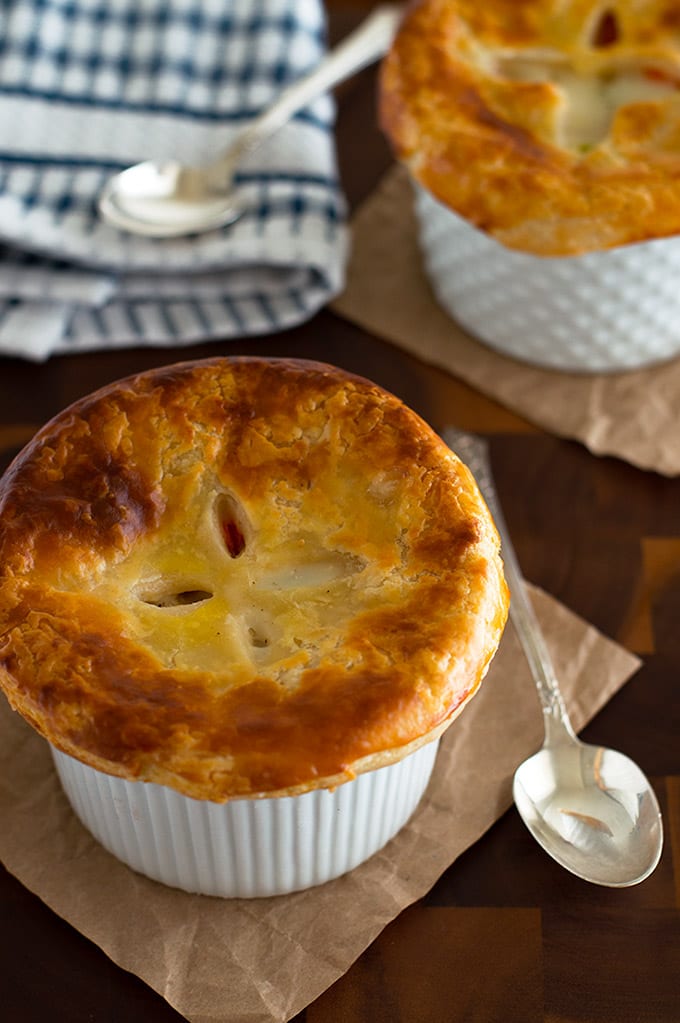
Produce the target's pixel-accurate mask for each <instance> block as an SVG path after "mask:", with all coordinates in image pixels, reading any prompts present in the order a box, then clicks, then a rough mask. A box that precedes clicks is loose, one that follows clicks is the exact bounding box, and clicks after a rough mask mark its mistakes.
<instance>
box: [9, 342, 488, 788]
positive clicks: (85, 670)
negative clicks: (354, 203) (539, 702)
mask: <svg viewBox="0 0 680 1023" xmlns="http://www.w3.org/2000/svg"><path fill="white" fill-rule="evenodd" d="M506 614H507V591H506V587H505V583H504V581H503V575H502V566H501V562H500V558H499V552H498V538H497V534H496V531H495V528H494V526H493V523H492V522H491V519H490V516H489V513H488V511H487V509H486V507H485V505H484V503H483V501H482V499H481V497H480V495H479V493H478V491H477V488H476V486H475V484H474V482H473V480H472V477H471V476H470V474H469V472H468V471H467V469H466V468H465V467H464V466H463V465H462V464H461V463H460V461H459V460H458V459H457V457H456V456H455V455H454V454H452V453H451V452H450V451H449V449H448V448H447V447H446V445H444V443H443V442H442V441H441V440H440V439H439V438H438V437H437V436H436V435H435V434H434V433H433V431H432V430H431V429H430V428H429V427H428V426H427V425H426V424H425V423H424V422H423V421H422V420H421V419H420V418H419V417H418V416H417V415H416V414H415V413H413V412H412V411H410V410H409V409H408V408H406V407H405V406H404V405H403V404H402V403H401V402H400V401H399V400H398V399H397V398H395V397H394V396H392V395H390V394H388V393H387V392H385V391H383V390H382V389H381V388H379V387H377V386H376V385H374V384H372V383H370V382H368V381H365V380H363V379H361V378H358V377H354V376H352V375H350V374H347V373H345V372H342V371H340V370H338V369H335V368H333V367H329V366H325V365H323V364H319V363H311V362H304V361H292V360H290V361H289V360H275V359H257V358H255V359H247V358H242V359H212V360H205V361H199V362H194V363H191V362H189V363H184V364H180V365H177V366H171V367H167V368H164V369H159V370H155V371H151V372H149V373H146V374H141V375H139V376H137V377H133V378H130V379H127V380H124V381H120V382H118V383H115V384H112V385H111V386H109V387H106V388H104V389H103V390H101V391H99V392H97V393H96V394H94V395H91V396H89V397H87V398H85V399H83V400H81V401H80V402H78V403H76V404H75V405H73V406H71V407H70V408H69V409H67V410H66V411H65V412H63V413H62V414H60V415H59V416H57V417H56V418H55V419H54V420H53V421H52V422H51V423H49V424H48V425H47V426H46V427H44V428H43V429H42V430H41V431H39V433H38V434H37V435H36V437H35V438H34V440H33V441H32V442H31V443H30V444H29V445H28V446H27V448H26V449H25V450H24V451H23V452H22V453H21V454H20V455H19V456H18V458H17V459H16V460H15V462H14V463H13V465H12V466H11V467H10V469H9V470H8V472H7V473H6V474H5V477H4V478H3V480H2V482H1V483H0V685H1V686H2V688H3V690H4V691H5V693H6V695H7V697H8V699H9V701H10V703H11V704H12V705H13V706H14V707H15V709H17V710H18V711H19V712H20V713H21V714H22V715H23V716H24V717H25V718H26V719H27V721H29V722H30V724H31V725H33V727H34V728H35V729H36V730H37V731H38V732H40V733H41V734H42V735H44V736H45V737H46V738H47V739H48V740H49V742H50V743H51V744H52V745H53V746H54V747H55V748H57V749H58V750H61V751H63V752H65V753H67V754H69V755H70V756H72V757H74V758H75V759H77V760H79V761H81V762H82V763H84V764H86V765H89V766H91V767H93V768H95V769H97V770H99V771H102V772H104V773H106V774H109V775H114V776H118V777H121V778H124V779H129V780H140V781H146V782H156V783H159V784H160V785H162V786H168V787H170V788H172V789H175V790H176V791H177V792H179V793H182V794H183V795H186V796H192V797H195V798H198V799H201V800H211V801H215V802H223V801H225V800H230V799H233V798H235V797H246V798H248V797H250V798H252V797H257V796H264V795H291V794H297V793H301V792H305V791H307V790H310V789H317V788H321V787H329V786H332V785H335V784H337V783H339V782H342V781H344V780H347V779H350V778H352V777H353V776H354V775H355V774H357V773H358V772H363V771H367V770H372V769H374V768H377V767H380V766H382V765H385V764H389V763H392V762H393V761H395V760H399V759H401V758H402V757H403V756H404V755H406V754H407V753H408V752H409V751H411V750H414V749H416V748H417V747H418V746H419V745H420V744H422V743H425V742H428V741H430V740H432V739H434V738H435V737H436V736H437V735H439V734H440V733H441V732H442V731H443V730H444V729H445V728H446V727H447V726H448V724H449V723H450V722H451V720H452V718H453V717H454V716H455V715H456V713H458V712H459V711H460V709H461V708H462V707H463V705H464V704H465V702H466V701H467V700H468V699H469V698H470V697H471V696H472V695H473V694H474V693H475V691H476V690H477V688H478V686H479V684H480V682H481V679H482V678H483V676H484V674H485V672H486V670H487V667H488V664H489V661H490V659H491V657H492V655H493V653H494V652H495V650H496V647H497V645H498V642H499V639H500V635H501V632H502V629H503V626H504V623H505V619H506Z"/></svg>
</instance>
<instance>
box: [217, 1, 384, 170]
mask: <svg viewBox="0 0 680 1023" xmlns="http://www.w3.org/2000/svg"><path fill="white" fill-rule="evenodd" d="M403 9H404V8H403V4H400V3H394V4H379V5H378V6H377V7H376V8H375V9H374V10H373V11H372V13H371V14H370V15H369V16H368V17H367V18H366V19H365V20H364V21H363V22H362V23H361V24H360V25H359V27H358V28H356V29H355V30H354V31H353V32H351V33H350V34H349V35H348V36H346V37H345V39H343V40H342V42H340V43H339V44H338V45H337V46H336V47H335V48H334V49H333V50H331V52H330V53H328V54H327V55H326V56H325V57H324V58H323V60H322V61H321V62H320V63H319V64H317V66H316V67H315V68H314V69H313V70H312V71H311V72H310V73H309V74H307V75H304V76H303V77H302V78H300V79H298V80H297V81H296V82H293V83H292V84H291V85H289V86H288V87H287V88H285V89H284V90H283V91H282V92H281V93H280V94H279V96H278V99H276V100H275V101H274V103H273V104H272V105H271V106H269V107H267V109H266V110H264V111H263V112H262V113H261V114H259V115H258V116H257V117H256V118H255V119H254V120H253V121H251V123H250V124H249V125H248V127H247V128H245V129H244V130H243V131H242V132H240V133H239V134H238V135H237V136H236V138H235V139H234V141H233V142H232V144H231V145H230V146H229V148H228V149H227V150H226V152H225V153H224V154H223V155H222V156H221V157H220V158H219V160H218V161H216V163H215V165H214V169H215V170H223V169H226V170H227V171H228V172H230V171H231V170H232V169H233V167H234V166H235V165H236V164H237V163H240V161H241V160H242V159H243V157H245V156H247V155H248V154H249V153H251V152H252V151H253V150H254V149H256V148H257V147H258V146H259V145H260V144H261V143H262V142H264V141H265V139H267V138H269V136H270V135H273V134H274V132H276V131H278V130H279V128H281V127H283V125H284V124H286V123H287V122H288V121H289V120H290V118H291V117H293V115H294V114H296V113H297V112H298V111H299V110H301V109H302V108H303V107H305V106H306V105H307V104H308V103H309V102H310V101H311V100H313V99H315V98H316V97H317V96H320V95H321V94H322V93H323V92H326V91H327V90H328V89H331V88H332V87H333V86H335V85H337V84H338V83H339V82H341V81H343V80H344V79H345V78H348V77H349V76H350V75H351V74H354V72H356V71H360V70H361V69H362V68H364V67H368V65H369V64H372V63H373V62H374V61H376V60H378V59H379V58H380V57H382V56H383V55H384V54H385V53H386V52H387V50H388V49H389V47H390V44H391V42H392V40H393V38H394V35H395V32H396V30H397V26H398V24H399V22H400V20H401V17H402V14H403Z"/></svg>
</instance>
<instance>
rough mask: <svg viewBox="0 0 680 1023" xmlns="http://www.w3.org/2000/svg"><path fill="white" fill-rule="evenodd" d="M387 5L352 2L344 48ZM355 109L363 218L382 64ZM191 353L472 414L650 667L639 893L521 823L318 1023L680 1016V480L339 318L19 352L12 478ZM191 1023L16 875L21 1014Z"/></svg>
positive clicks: (2, 944)
mask: <svg viewBox="0 0 680 1023" xmlns="http://www.w3.org/2000/svg"><path fill="white" fill-rule="evenodd" d="M371 6H374V4H372V3H371V2H369V0H363V2H360V0H355V2H354V3H352V2H330V3H329V7H330V9H331V28H332V35H333V36H339V35H342V34H343V33H344V32H345V31H346V30H347V29H348V28H350V27H351V26H352V25H353V24H355V23H356V22H357V20H358V19H359V18H360V16H361V14H362V12H363V11H365V10H366V9H368V8H369V7H371ZM339 108H340V110H339V119H338V126H337V137H338V147H339V154H340V163H341V173H342V179H343V184H344V187H345V190H346V193H347V195H348V197H349V200H350V203H351V204H352V205H353V206H356V204H357V203H358V202H360V201H361V200H362V199H363V198H365V197H366V196H367V195H368V194H369V193H370V191H371V190H372V188H373V187H374V186H375V184H376V183H377V181H378V180H379V178H380V176H381V175H382V173H383V172H384V171H385V170H386V169H387V168H388V166H389V165H390V154H389V151H388V148H387V146H386V144H385V142H384V140H383V139H382V137H381V135H380V133H379V131H378V129H377V126H376V118H375V71H367V72H363V73H362V74H361V75H359V76H357V77H356V78H355V79H354V80H353V81H351V82H350V83H347V84H346V85H345V86H343V87H342V88H341V89H340V91H339ZM187 352H190V354H191V355H192V356H197V357H198V356H202V355H215V354H235V353H267V354H271V355H294V356H302V357H313V358H320V359H323V360H325V361H328V362H333V363H336V364H337V365H339V366H343V367H345V368H347V369H349V370H352V371H355V372H359V373H362V374H363V375H365V376H368V377H371V378H372V379H374V380H375V381H377V382H378V383H380V384H382V385H383V386H385V387H387V388H388V389H390V390H392V391H394V392H395V393H396V394H398V395H399V396H400V397H401V398H402V399H404V400H405V401H406V402H407V403H408V404H410V405H411V406H412V407H413V408H415V409H416V410H417V411H418V412H419V413H420V414H421V415H423V416H424V417H425V418H426V419H427V420H429V422H430V423H432V425H433V426H434V427H435V428H441V427H442V426H443V425H444V424H445V423H446V422H452V421H455V422H457V423H458V425H460V426H462V427H464V428H468V429H474V430H477V431H479V432H481V433H484V434H485V435H487V436H488V437H489V439H490V443H491V449H492V456H493V462H494V470H495V473H496V476H497V482H498V488H499V491H500V495H501V498H502V501H503V503H504V506H505V508H506V512H507V518H508V522H509V525H510V528H511V530H512V533H513V535H514V538H515V541H516V546H517V549H518V552H519V556H520V559H521V562H522V564H523V567H524V571H525V574H526V575H527V577H528V578H529V579H530V580H532V581H533V582H535V583H537V584H539V585H540V586H542V587H543V588H544V589H546V590H547V591H548V592H549V593H551V594H553V595H554V596H555V597H557V598H558V599H559V600H561V601H562V602H563V603H564V604H566V605H567V606H568V607H570V608H572V609H573V610H574V611H576V612H578V613H579V614H581V615H583V616H584V617H585V618H587V619H588V620H589V621H590V622H592V623H593V624H594V625H596V626H597V627H598V628H599V629H600V630H601V631H602V632H604V633H605V634H606V635H608V636H611V637H612V638H614V639H616V640H618V641H619V642H620V643H622V644H623V645H625V646H626V647H628V648H629V649H630V650H633V651H635V652H636V653H638V654H640V655H641V656H642V658H643V667H642V669H641V670H640V671H639V672H638V673H637V674H636V675H635V677H634V678H633V679H632V680H631V681H630V682H629V683H628V684H627V685H626V686H625V687H624V689H623V690H622V691H621V693H620V694H619V695H617V696H616V697H615V699H614V700H612V701H611V703H610V704H609V705H608V706H607V707H606V708H605V710H604V711H603V712H602V713H600V714H599V715H598V717H597V718H596V719H595V720H594V721H593V723H592V724H591V725H590V726H589V727H588V729H587V730H586V732H585V733H584V734H585V737H586V738H587V739H588V740H590V741H596V742H601V743H604V744H608V745H612V746H614V747H616V748H620V749H623V750H625V751H626V752H627V753H628V754H629V755H630V756H632V757H633V758H634V759H635V760H637V761H638V762H639V764H640V765H641V766H642V768H643V769H644V770H645V772H646V773H647V774H648V775H649V776H650V777H651V778H652V780H653V783H654V786H655V789H656V791H657V794H658V796H659V799H660V802H661V805H662V810H663V812H664V818H665V831H666V845H665V849H664V854H663V857H662V861H661V864H660V866H659V867H658V869H657V871H656V872H655V873H654V874H653V875H652V877H651V878H649V879H648V880H647V881H646V882H645V883H643V884H642V885H640V886H638V887H635V888H631V889H624V890H612V889H604V888H597V887H595V886H591V885H588V884H587V883H585V882H582V881H579V880H577V879H576V878H573V877H571V876H570V875H568V874H567V873H566V872H565V871H563V870H561V869H560V868H559V867H558V866H557V865H556V864H554V863H553V862H552V861H551V860H550V859H549V858H548V857H547V856H546V855H545V854H544V853H542V852H541V850H540V849H539V848H538V847H537V846H536V845H535V843H534V842H533V840H532V839H531V838H530V836H529V834H528V832H527V831H526V829H525V828H524V826H523V825H522V823H521V822H520V820H519V818H518V816H517V814H516V813H515V812H514V811H509V812H508V813H507V814H505V815H504V816H503V817H502V818H501V820H500V821H498V823H497V824H496V825H495V826H494V827H493V828H492V829H491V830H490V831H489V832H488V833H487V834H486V835H485V836H484V837H483V838H482V839H481V840H480V841H479V842H478V843H477V844H476V845H475V846H474V847H473V848H471V849H470V850H469V851H468V852H466V853H465V854H464V855H463V856H462V857H461V858H460V859H459V860H458V861H457V862H456V863H455V864H454V865H453V866H452V867H451V868H450V869H449V870H448V871H447V872H446V874H445V875H444V876H443V877H442V878H441V879H440V881H439V882H438V883H437V884H436V885H435V886H434V888H433V889H432V891H431V892H430V893H429V894H428V896H427V897H426V898H425V899H423V900H422V901H421V902H420V903H418V904H416V905H414V906H412V907H411V908H410V909H408V910H407V911H406V912H404V913H402V914H401V915H400V916H399V917H398V918H397V919H396V920H395V921H394V922H393V923H392V924H391V925H390V926H388V927H387V928H386V929H385V931H384V932H383V933H382V934H381V936H380V937H379V938H378V939H377V940H376V941H375V942H374V944H373V945H372V946H371V947H370V948H369V949H368V950H367V951H366V952H365V953H364V954H363V955H362V956H361V958H360V959H359V960H358V961H357V962H356V964H355V965H354V966H353V967H352V969H350V971H349V972H348V973H347V974H346V975H345V976H344V977H343V978H341V980H339V981H338V982H337V983H336V984H335V985H334V986H333V987H332V988H331V989H329V990H328V991H327V992H326V993H325V994H324V995H323V996H322V997H321V998H320V999H319V1000H318V1001H317V1002H315V1003H314V1004H313V1005H311V1006H309V1007H308V1008H307V1010H306V1011H305V1012H304V1013H302V1014H301V1015H300V1016H299V1017H297V1020H296V1023H383V1021H384V1023H448V1021H465V1023H680V710H679V706H680V700H679V697H678V693H679V692H680V480H673V479H665V478H662V477H660V476H657V475H655V474H654V473H645V472H641V471H639V470H637V469H635V468H633V467H631V466H629V465H627V464H625V463H623V462H619V461H616V460H614V459H608V458H597V457H595V456H593V455H591V454H589V453H588V452H587V451H586V450H585V449H584V448H583V447H581V446H580V445H578V444H576V443H571V442H569V441H565V440H560V439H557V438H555V437H551V436H549V435H546V434H545V433H543V432H541V431H540V430H538V429H536V428H534V427H532V426H531V425H530V424H529V423H526V422H524V421H522V420H521V419H519V418H518V417H516V416H515V415H513V414H511V413H509V412H507V411H506V410H504V409H503V408H501V407H500V406H498V405H496V404H494V403H493V402H491V401H489V400H488V399H486V398H484V397H483V396H482V395H480V394H478V393H476V392H474V391H473V390H471V389H470V388H468V387H466V386H465V385H463V384H461V383H460V382H458V381H457V380H456V379H455V378H453V377H451V376H449V375H447V374H446V373H444V372H441V371H438V370H436V369H433V368H431V367H428V366H426V365H425V364H423V363H420V362H419V361H418V360H417V359H413V358H410V357H409V356H407V355H405V354H403V353H402V352H401V351H399V350H397V349H395V348H393V347H391V346H390V345H389V344H387V343H385V342H383V341H380V340H378V339H377V338H374V337H371V336H370V335H368V334H367V333H365V332H364V331H362V330H361V329H359V328H357V327H355V326H353V325H351V324H349V323H347V322H345V321H343V320H341V319H339V318H338V317H336V316H334V315H333V314H332V313H330V312H329V311H323V312H321V313H320V314H319V315H317V316H316V317H315V318H314V319H313V320H312V321H311V322H309V323H307V324H305V325H304V326H301V327H299V328H297V329H295V330H291V331H288V332H286V333H283V334H280V335H278V336H273V337H266V338H259V339H257V340H251V341H247V340H244V341H241V342H236V341H235V342H230V343H211V344H205V345H198V346H192V348H191V349H185V350H182V351H180V352H179V353H178V350H177V349H134V350H128V351H119V352H101V353H94V354H84V355H78V356H74V357H67V356H59V357H55V358H53V359H51V360H50V361H48V362H47V363H45V364H43V365H39V366H36V365H33V364H30V363H27V362H23V361H21V360H18V359H9V358H5V359H0V459H1V462H2V466H3V467H4V465H6V464H7V463H8V461H9V459H10V458H11V457H12V455H13V454H14V453H15V452H16V451H17V450H18V449H19V448H20V447H21V446H22V445H23V443H25V441H26V440H28V438H29V437H30V436H31V434H32V433H33V431H34V429H35V428H36V427H37V426H38V425H40V424H41V423H43V422H44V421H45V420H46V419H47V418H49V417H50V416H51V415H53V414H54V413H56V412H58V411H59V410H60V409H62V408H63V407H64V406H65V405H67V404H68V403H69V402H71V401H73V400H74V399H76V398H78V397H79V396H81V395H83V394H85V393H86V392H88V391H90V390H92V389H94V388H95V387H98V386H100V385H102V384H105V383H107V382H109V381H111V380H114V379H116V378H118V377H121V376H124V375H126V374H129V373H131V372H135V371H138V370H142V369H146V368H149V367H152V366H158V365H162V364H164V363H169V362H173V361H176V360H177V359H178V358H179V357H186V356H187ZM678 415H679V423H678V428H679V429H680V412H679V414H678ZM0 827H2V822H1V821H0ZM132 925H133V922H132ZM180 1019H181V1017H180V1016H179V1015H178V1014H177V1013H176V1012H175V1011H174V1010H173V1009H171V1008H170V1007H169V1006H168V1004H167V1003H166V1002H165V1001H164V1000H163V999H162V998H161V997H160V996H159V995H157V994H155V993H154V992H153V991H151V990H150V989H149V988H147V987H146V986H145V985H144V984H143V983H142V982H141V981H140V980H139V979H138V978H136V977H135V976H133V975H131V974H129V973H126V972H125V971H123V970H121V969H119V968H118V967H117V966H115V965H114V964H113V963H112V962H111V961H110V960H108V959H107V958H106V956H105V955H104V954H103V953H102V952H101V951H100V950H99V949H98V948H97V947H96V946H94V945H93V944H91V943H90V942H89V941H88V940H87V939H86V938H84V937H83V936H82V935H81V934H79V933H78V932H77V931H75V930H74V929H73V928H71V927H70V926H69V925H68V924H67V923H65V922H64V921H63V920H61V919H60V918H59V917H57V916H56V915H55V914H54V913H52V912H51V911H50V910H49V909H47V908H46V907H45V906H44V905H43V904H42V903H41V902H40V901H39V899H37V898H36V897H35V896H33V895H31V894H30V893H29V892H28V891H26V890H25V889H24V888H23V887H22V886H21V884H19V883H18V882H17V881H16V880H15V879H14V878H13V877H12V876H10V875H9V874H8V873H6V872H5V871H4V870H2V868H0V1020H2V1021H4V1023H47V1021H49V1023H171V1021H173V1020H174V1021H179V1020H180Z"/></svg>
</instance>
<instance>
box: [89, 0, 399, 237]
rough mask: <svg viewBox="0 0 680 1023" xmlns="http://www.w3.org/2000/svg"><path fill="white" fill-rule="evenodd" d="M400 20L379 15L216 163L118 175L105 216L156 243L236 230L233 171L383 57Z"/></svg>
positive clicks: (147, 165)
mask: <svg viewBox="0 0 680 1023" xmlns="http://www.w3.org/2000/svg"><path fill="white" fill-rule="evenodd" d="M401 14H402V5H401V4H380V5H379V6H378V7H376V8H375V10H374V11H373V12H372V13H371V14H370V15H369V16H368V18H366V20H365V21H364V22H363V23H362V24H361V25H360V26H359V28H357V29H356V30H355V31H354V32H352V33H351V34H350V35H349V36H347V38H346V39H344V40H343V41H342V42H341V43H340V44H339V45H338V46H337V47H336V48H335V49H334V50H332V51H331V53H329V54H328V55H327V56H326V57H325V58H324V59H323V60H322V61H321V63H320V64H318V65H317V66H316V68H314V70H313V71H311V72H310V74H308V75H306V76H304V77H303V78H301V79H299V80H298V81H296V82H293V84H292V85H290V86H288V88H286V89H284V91H283V92H282V93H281V94H280V95H279V97H278V98H277V100H276V101H275V102H274V103H273V104H272V106H270V107H269V108H267V109H266V110H265V111H264V112H263V113H261V114H260V115H259V116H258V117H256V118H255V119H254V120H253V121H251V122H250V124H249V125H248V126H247V127H246V128H245V129H244V130H243V131H241V132H239V134H238V135H237V136H236V137H235V138H234V140H233V141H232V143H231V145H230V146H229V147H228V148H227V149H226V151H225V152H224V153H222V155H221V156H220V157H219V159H217V160H215V161H214V163H211V164H209V165H207V166H204V167H186V166H183V165H182V164H180V163H177V162H175V161H168V162H165V163H155V162H153V161H151V160H146V161H144V162H143V163H138V164H135V166H134V167H129V168H128V169H127V170H124V171H122V172H121V173H120V174H116V175H115V176H114V177H112V178H111V179H110V180H109V181H108V182H107V184H106V186H105V187H104V190H103V192H102V194H101V196H100V199H99V203H98V209H99V212H100V214H101V216H102V217H103V218H104V220H106V221H108V223H110V224H113V226H114V227H117V228H119V229H121V230H123V231H130V232H132V233H133V234H141V235H147V236H150V237H155V238H171V237H177V236H180V235H186V234H196V233H197V232H202V231H210V230H213V229H214V228H216V227H221V226H224V225H225V224H229V223H232V222H233V221H234V220H236V219H237V217H239V216H240V215H241V213H242V212H243V210H242V207H241V205H240V204H239V201H238V199H237V198H236V196H235V194H234V189H233V177H234V172H235V171H236V168H237V167H238V166H239V165H240V164H241V163H242V161H243V160H244V159H245V157H246V156H248V155H249V154H250V153H252V152H253V150H254V149H256V148H257V147H258V146H260V145H261V144H262V143H263V142H264V141H265V139H268V138H269V137H270V136H271V135H273V134H274V132H276V131H278V130H279V128H281V127H282V126H283V125H284V124H286V122H287V121H289V120H290V118H291V117H293V115H294V114H296V113H297V112H298V111H299V110H301V109H302V108H303V107H305V106H306V105H307V104H308V103H309V102H310V101H311V100H312V99H315V98H316V97H317V96H319V95H321V94H322V93H323V92H326V91H327V90H328V89H331V88H333V86H335V85H337V84H338V83H339V82H341V81H343V80H344V79H346V78H348V77H349V76H350V75H352V74H354V73H355V72H357V71H359V70H361V69H362V68H364V67H367V66H368V65H369V64H372V63H373V62H374V61H376V60H378V59H379V58H380V57H382V56H383V55H384V54H385V53H386V52H387V50H388V49H389V46H390V44H391V42H392V39H393V38H394V34H395V32H396V30H397V25H398V24H399V20H400V18H401Z"/></svg>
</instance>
